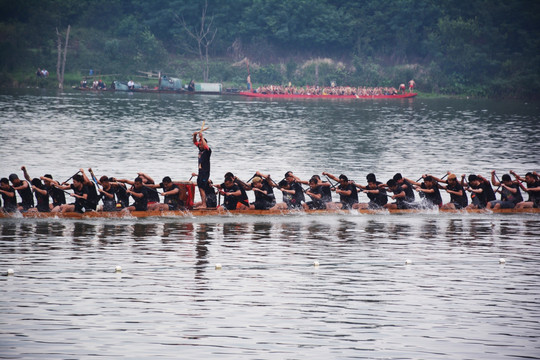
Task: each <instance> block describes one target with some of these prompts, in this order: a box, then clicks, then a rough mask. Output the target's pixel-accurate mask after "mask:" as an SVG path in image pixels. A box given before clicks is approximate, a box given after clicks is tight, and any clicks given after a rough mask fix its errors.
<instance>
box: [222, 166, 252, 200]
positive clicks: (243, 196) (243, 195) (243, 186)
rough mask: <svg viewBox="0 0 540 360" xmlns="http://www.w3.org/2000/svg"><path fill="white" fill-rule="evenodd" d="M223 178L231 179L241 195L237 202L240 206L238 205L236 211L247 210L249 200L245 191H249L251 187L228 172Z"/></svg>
mask: <svg viewBox="0 0 540 360" xmlns="http://www.w3.org/2000/svg"><path fill="white" fill-rule="evenodd" d="M225 177H226V178H227V177H231V178H233V181H234V183H235V184H236V185H238V188H239V189H240V192H241V195H240V198H239V200H238V201H239V202H240V204H239V205H238V209H249V198H248V196H247V192H246V190H251V185H248V184H246V183H245V182H243V181H242V180H240V179H239V178H238V177H237V176H234V174H233V173H232V172H230V171H229V172H227V173H226V174H225Z"/></svg>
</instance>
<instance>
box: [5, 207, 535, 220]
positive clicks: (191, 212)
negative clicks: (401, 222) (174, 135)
mask: <svg viewBox="0 0 540 360" xmlns="http://www.w3.org/2000/svg"><path fill="white" fill-rule="evenodd" d="M421 213H425V214H434V213H449V214H452V213H453V214H539V215H540V209H539V208H530V209H498V210H485V209H478V210H442V209H435V210H430V209H407V210H386V209H385V210H367V209H366V210H231V211H228V210H225V209H223V208H208V209H186V210H172V211H131V212H126V211H110V212H109V211H90V212H85V213H77V212H66V213H59V212H56V213H53V212H25V213H19V212H15V213H2V212H0V219H1V218H35V219H42V218H52V219H54V218H60V219H62V218H66V219H95V218H112V219H122V218H125V219H130V218H150V217H173V218H175V217H176V218H193V217H194V218H197V217H203V216H242V215H243V216H294V215H302V214H305V215H338V214H344V215H346V214H349V215H362V214H364V215H369V214H371V215H374V214H380V215H385V214H421Z"/></svg>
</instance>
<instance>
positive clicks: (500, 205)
mask: <svg viewBox="0 0 540 360" xmlns="http://www.w3.org/2000/svg"><path fill="white" fill-rule="evenodd" d="M495 177H496V174H495V170H493V171H492V172H491V182H492V183H493V185H494V186H498V187H499V188H498V190H497V191H498V192H499V193H500V194H501V199H500V200H493V201H490V202H488V203H487V206H486V208H487V209H494V210H496V209H513V208H515V207H516V204H518V203H520V202H522V201H523V196H521V191H519V185H518V184H516V183H514V182H513V181H512V178H511V177H510V175H509V174H504V175H503V176H502V181H501V182H499V181H497V180H496V179H495Z"/></svg>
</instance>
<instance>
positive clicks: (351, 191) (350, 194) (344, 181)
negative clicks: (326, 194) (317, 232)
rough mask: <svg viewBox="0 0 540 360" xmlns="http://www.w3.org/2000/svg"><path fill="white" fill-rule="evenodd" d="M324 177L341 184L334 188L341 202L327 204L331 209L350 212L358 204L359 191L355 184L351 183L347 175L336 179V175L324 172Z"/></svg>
mask: <svg viewBox="0 0 540 360" xmlns="http://www.w3.org/2000/svg"><path fill="white" fill-rule="evenodd" d="M322 174H323V175H324V176H328V177H329V178H330V179H332V180H334V181H337V182H339V185H338V186H337V188H336V187H334V189H333V190H334V191H335V192H336V193H337V194H339V202H331V203H328V204H327V208H329V209H347V210H350V209H352V208H353V207H354V205H355V204H357V203H358V191H357V190H356V186H355V185H354V183H353V182H350V181H349V178H348V177H347V176H346V175H343V174H341V175H339V178H338V177H335V176H334V175H332V174H330V173H327V172H323V173H322Z"/></svg>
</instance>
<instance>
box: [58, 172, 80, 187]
mask: <svg viewBox="0 0 540 360" xmlns="http://www.w3.org/2000/svg"><path fill="white" fill-rule="evenodd" d="M80 172H81V170H79V171H77V172H76V173H75V174H73V175H71V176H70V177H69V179H67V180H66V181H64V182H63V183H62V184H65V183H67V182H68V181H69V180H71V179H73V177H74V176H75V175H77V174H78V173H80Z"/></svg>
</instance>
